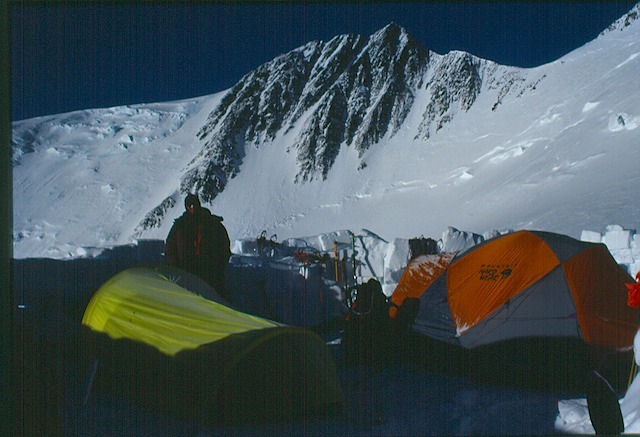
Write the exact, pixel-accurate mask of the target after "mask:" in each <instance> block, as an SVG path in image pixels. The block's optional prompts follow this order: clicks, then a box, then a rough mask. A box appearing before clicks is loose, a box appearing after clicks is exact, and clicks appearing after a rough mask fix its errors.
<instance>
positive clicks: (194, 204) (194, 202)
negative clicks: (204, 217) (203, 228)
mask: <svg viewBox="0 0 640 437" xmlns="http://www.w3.org/2000/svg"><path fill="white" fill-rule="evenodd" d="M199 207H200V199H199V198H198V195H197V194H187V197H186V198H185V199H184V208H185V209H186V210H187V211H189V212H190V213H191V214H193V213H194V212H195V211H196V210H197V209H198V208H199Z"/></svg>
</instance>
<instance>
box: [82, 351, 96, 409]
mask: <svg viewBox="0 0 640 437" xmlns="http://www.w3.org/2000/svg"><path fill="white" fill-rule="evenodd" d="M98 363H99V360H98V358H94V359H93V360H92V361H91V368H90V369H89V374H88V375H87V386H86V388H85V390H84V398H83V400H82V405H87V403H88V402H89V396H90V395H91V389H92V388H93V381H95V379H96V373H97V372H98Z"/></svg>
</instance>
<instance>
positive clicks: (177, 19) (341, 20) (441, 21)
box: [9, 0, 635, 120]
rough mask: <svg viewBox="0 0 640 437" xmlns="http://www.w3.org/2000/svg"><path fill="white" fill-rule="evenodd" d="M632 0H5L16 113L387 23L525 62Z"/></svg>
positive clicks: (206, 82)
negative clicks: (143, 0)
mask: <svg viewBox="0 0 640 437" xmlns="http://www.w3.org/2000/svg"><path fill="white" fill-rule="evenodd" d="M634 4H635V1H623V0H620V1H603V2H596V1H587V2H576V1H571V2H557V1H556V2H541V1H535V2H523V1H516V2H513V1H510V2H506V1H503V2H493V3H488V2H478V3H475V2H474V3H472V2H462V1H455V2H454V1H449V2H446V1H440V2H409V3H404V2H397V3H381V2H358V3H356V2H329V3H312V4H308V3H301V2H300V3H298V2H281V3H280V2H276V3H267V4H263V3H256V2H252V3H242V2H240V3H239V4H234V3H206V2H205V3H200V4H199V5H191V6H186V5H181V4H179V3H169V4H168V5H160V4H159V3H150V4H147V5H143V6H136V5H133V4H132V3H122V4H117V3H116V4H109V3H102V5H100V6H94V5H91V4H90V2H86V3H84V4H82V5H80V6H78V5H74V4H73V3H71V2H69V3H62V4H55V3H54V4H47V3H35V4H31V5H30V4H29V3H28V2H27V3H26V6H24V5H22V4H21V2H13V3H10V7H9V20H10V21H9V24H10V39H11V41H10V50H11V54H10V61H11V113H12V119H13V120H21V119H25V118H31V117H36V116H41V115H50V114H57V113H62V112H68V111H73V110H78V109H89V108H101V107H110V106H119V105H126V104H136V103H151V102H162V101H170V100H178V99H184V98H191V97H197V96H201V95H207V94H213V93H216V92H218V91H222V90H224V89H226V88H229V87H231V86H232V85H233V84H235V83H236V82H237V81H238V80H239V79H240V78H241V77H242V76H243V75H244V74H246V73H248V72H250V71H251V70H253V69H255V68H256V67H257V66H259V65H260V64H262V63H264V62H267V61H269V60H271V59H273V58H274V57H275V56H277V55H279V54H281V53H285V52H288V51H290V50H292V49H294V48H296V47H299V46H301V45H303V44H305V43H306V42H309V41H312V40H324V41H328V40H329V39H331V38H332V37H334V36H336V35H339V34H345V33H354V34H361V35H365V36H369V35H371V34H372V33H374V32H375V31H377V30H379V29H380V28H382V27H384V26H385V25H387V24H389V23H390V22H392V21H394V22H396V23H398V24H399V25H401V26H403V27H404V28H405V29H407V31H408V32H409V33H410V34H411V35H413V36H414V37H415V38H416V39H418V40H419V41H421V42H422V43H423V44H424V46H425V47H426V48H428V49H430V50H433V51H435V52H436V53H440V54H444V53H447V52H448V51H450V50H464V51H468V52H470V53H473V54H475V55H477V56H480V57H482V58H486V59H491V60H493V61H496V62H498V63H501V64H508V65H515V66H520V67H531V66H537V65H541V64H543V63H546V62H550V61H553V60H555V59H557V58H559V57H560V56H562V55H564V54H566V53H568V52H570V51H571V50H573V49H575V48H578V47H580V46H582V45H583V44H585V43H587V42H588V41H591V40H592V39H594V38H595V37H597V35H598V34H599V33H600V32H601V31H602V30H604V29H605V28H606V27H607V26H608V25H609V24H611V23H612V22H613V21H615V20H616V19H617V18H619V17H621V16H622V15H623V14H625V13H626V12H628V11H629V10H630V9H631V7H632V6H633V5H634Z"/></svg>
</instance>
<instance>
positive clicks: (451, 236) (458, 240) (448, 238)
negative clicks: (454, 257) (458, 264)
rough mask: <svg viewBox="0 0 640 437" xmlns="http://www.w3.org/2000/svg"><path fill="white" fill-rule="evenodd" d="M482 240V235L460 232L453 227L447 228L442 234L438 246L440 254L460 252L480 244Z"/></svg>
mask: <svg viewBox="0 0 640 437" xmlns="http://www.w3.org/2000/svg"><path fill="white" fill-rule="evenodd" d="M483 241H484V238H483V237H482V235H478V234H474V233H471V232H465V231H460V230H458V229H456V228H454V227H451V226H449V228H448V229H447V230H446V231H444V232H443V233H442V240H441V241H440V244H439V245H438V246H439V248H440V252H460V251H464V250H467V249H469V248H470V247H473V246H475V245H476V244H479V243H482V242H483Z"/></svg>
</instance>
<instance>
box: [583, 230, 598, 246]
mask: <svg viewBox="0 0 640 437" xmlns="http://www.w3.org/2000/svg"><path fill="white" fill-rule="evenodd" d="M580 241H586V242H588V243H602V234H601V233H600V232H595V231H586V230H583V231H582V234H581V235H580Z"/></svg>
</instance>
